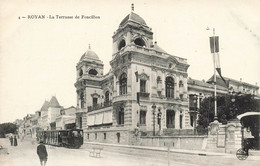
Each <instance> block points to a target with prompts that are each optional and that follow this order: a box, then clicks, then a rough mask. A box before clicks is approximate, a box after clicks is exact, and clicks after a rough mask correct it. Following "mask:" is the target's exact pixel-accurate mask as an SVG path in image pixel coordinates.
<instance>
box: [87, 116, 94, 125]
mask: <svg viewBox="0 0 260 166" xmlns="http://www.w3.org/2000/svg"><path fill="white" fill-rule="evenodd" d="M94 122H95V115H89V116H88V117H87V125H88V126H93V125H94Z"/></svg>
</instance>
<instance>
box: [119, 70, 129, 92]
mask: <svg viewBox="0 0 260 166" xmlns="http://www.w3.org/2000/svg"><path fill="white" fill-rule="evenodd" d="M119 84H120V85H119V91H120V95H123V94H127V75H126V73H123V74H122V75H121V76H120V79H119Z"/></svg>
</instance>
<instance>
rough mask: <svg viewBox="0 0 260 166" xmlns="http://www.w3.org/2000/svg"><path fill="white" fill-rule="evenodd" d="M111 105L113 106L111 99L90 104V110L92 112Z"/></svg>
mask: <svg viewBox="0 0 260 166" xmlns="http://www.w3.org/2000/svg"><path fill="white" fill-rule="evenodd" d="M110 106H112V101H111V100H109V101H108V102H104V103H101V104H96V105H94V106H89V107H88V112H91V111H94V110H99V109H102V108H106V107H110Z"/></svg>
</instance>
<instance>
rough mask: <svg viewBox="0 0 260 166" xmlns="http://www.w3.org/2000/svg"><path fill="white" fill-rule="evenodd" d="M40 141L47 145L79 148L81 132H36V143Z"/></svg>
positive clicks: (81, 137)
mask: <svg viewBox="0 0 260 166" xmlns="http://www.w3.org/2000/svg"><path fill="white" fill-rule="evenodd" d="M40 141H42V142H43V143H44V144H47V145H54V146H63V147H68V148H76V149H78V148H80V146H81V145H82V144H83V130H81V129H70V130H46V131H44V130H43V131H38V132H37V142H38V143H39V142H40Z"/></svg>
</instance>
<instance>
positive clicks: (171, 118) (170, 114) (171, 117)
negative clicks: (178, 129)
mask: <svg viewBox="0 0 260 166" xmlns="http://www.w3.org/2000/svg"><path fill="white" fill-rule="evenodd" d="M166 117H167V119H166V124H167V128H175V112H174V110H167V114H166Z"/></svg>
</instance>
